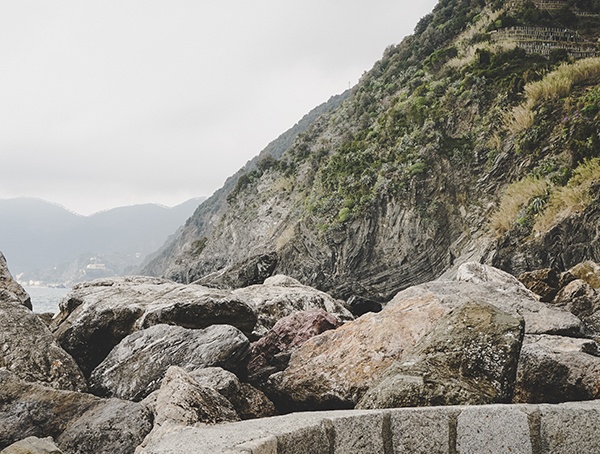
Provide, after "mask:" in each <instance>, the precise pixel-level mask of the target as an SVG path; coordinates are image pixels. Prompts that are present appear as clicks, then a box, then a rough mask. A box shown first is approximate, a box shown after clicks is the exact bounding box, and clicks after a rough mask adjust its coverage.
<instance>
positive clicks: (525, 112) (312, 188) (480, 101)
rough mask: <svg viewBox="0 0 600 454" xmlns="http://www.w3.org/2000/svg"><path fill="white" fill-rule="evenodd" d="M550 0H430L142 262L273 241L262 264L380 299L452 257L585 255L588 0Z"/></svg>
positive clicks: (199, 271)
mask: <svg viewBox="0 0 600 454" xmlns="http://www.w3.org/2000/svg"><path fill="white" fill-rule="evenodd" d="M551 3H552V5H550V6H551V7H550V6H548V2H530V1H517V0H511V1H503V0H494V1H483V0H443V1H440V2H439V3H438V5H437V6H436V7H435V8H434V10H433V11H432V13H431V14H429V15H427V16H425V17H424V18H422V19H421V21H419V23H418V24H417V26H416V28H415V33H414V34H413V35H412V36H409V37H407V38H405V39H404V40H403V41H402V42H401V43H400V44H399V45H396V46H391V47H389V48H388V49H386V51H385V53H384V55H383V58H382V59H381V60H380V61H378V62H376V63H375V65H374V67H373V68H372V69H371V70H370V71H369V72H367V73H366V74H365V75H364V76H363V78H362V79H361V81H360V82H359V83H358V85H357V86H356V87H354V89H353V90H352V93H351V94H350V96H349V98H348V99H346V100H345V101H344V102H342V103H341V104H340V105H339V106H337V107H335V108H333V109H332V110H330V111H327V112H324V113H323V114H322V115H321V117H319V118H318V119H316V120H314V121H313V122H312V123H311V125H310V126H309V127H308V128H307V129H306V131H305V132H304V133H303V134H301V135H299V136H298V137H297V138H296V139H295V141H294V143H293V144H292V146H291V147H289V148H288V149H287V150H286V151H285V152H284V153H283V155H282V156H281V158H279V159H273V160H269V161H264V162H263V165H262V166H260V167H259V168H257V169H254V170H248V171H245V173H244V174H242V175H240V176H239V177H238V178H237V179H236V185H235V186H233V187H231V186H230V189H228V193H227V194H221V199H220V200H221V201H223V200H225V201H223V202H222V204H221V205H220V208H219V210H218V211H215V212H214V216H212V217H210V223H207V219H208V217H207V216H203V215H202V214H201V210H199V211H197V212H196V213H195V215H194V216H193V217H192V218H191V219H190V220H189V221H188V222H187V223H186V226H185V227H184V229H183V230H182V232H181V233H180V234H179V235H178V236H177V238H175V239H174V240H173V241H172V242H171V243H170V245H169V246H168V247H166V248H163V250H162V251H161V253H160V254H159V255H158V256H156V257H155V258H154V259H153V260H152V262H150V263H149V264H148V266H147V267H146V268H145V270H146V272H148V273H150V274H158V275H163V276H165V277H169V278H173V279H175V280H179V281H182V282H189V281H194V280H196V279H198V278H201V277H203V276H205V275H207V274H209V273H211V272H214V271H217V270H222V269H225V268H226V267H230V266H234V265H236V264H240V263H244V261H246V260H248V259H249V258H251V257H253V256H256V255H258V254H270V256H274V254H276V257H277V264H276V266H275V270H274V272H278V273H284V274H288V275H290V276H293V277H295V278H297V279H299V280H300V281H302V282H303V283H305V284H309V285H313V286H316V287H318V288H320V289H322V290H327V291H330V292H332V293H333V294H335V295H336V296H340V297H348V296H349V295H351V294H358V295H362V296H367V297H371V298H374V299H378V300H382V301H383V300H386V299H388V298H389V297H390V296H391V295H393V294H394V293H395V292H397V291H398V290H400V289H403V288H405V287H408V286H410V285H413V284H416V283H420V282H425V281H428V280H431V279H434V278H436V277H438V276H440V275H441V274H442V273H445V272H451V270H452V268H453V267H455V266H456V265H457V264H459V263H460V262H461V261H464V260H466V259H475V260H479V261H481V262H485V263H489V264H492V265H494V266H497V267H500V268H502V269H504V270H506V271H509V272H511V273H513V274H518V273H520V272H522V271H527V270H531V269H537V268H543V267H554V268H556V269H558V270H561V271H562V270H565V269H568V268H569V267H571V266H573V265H574V264H576V263H578V262H580V261H582V260H585V259H595V260H598V258H599V255H600V235H599V232H598V226H599V225H600V183H599V182H600V135H598V131H599V130H600V86H599V81H600V58H599V57H600V48H599V47H598V36H600V33H599V32H600V21H599V20H598V17H599V16H598V14H599V13H600V4H599V3H598V2H597V1H593V2H580V1H566V0H565V1H562V2H551ZM555 3H560V5H558V7H556V8H555V6H556V5H555Z"/></svg>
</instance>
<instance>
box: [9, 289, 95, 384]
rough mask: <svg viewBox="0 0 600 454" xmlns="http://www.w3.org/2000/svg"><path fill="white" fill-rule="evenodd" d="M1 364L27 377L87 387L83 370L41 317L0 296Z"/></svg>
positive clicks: (43, 382) (33, 379) (40, 380)
mask: <svg viewBox="0 0 600 454" xmlns="http://www.w3.org/2000/svg"><path fill="white" fill-rule="evenodd" d="M0 367H6V368H7V369H8V370H9V371H11V372H13V373H14V374H15V375H16V376H18V377H19V378H21V379H22V380H25V381H29V382H35V383H40V384H43V385H46V386H50V387H53V388H57V389H66V390H71V391H84V390H86V389H87V384H86V381H85V378H84V377H83V374H82V373H81V370H79V367H78V366H77V364H76V363H75V361H74V360H73V358H72V357H71V356H70V355H69V354H68V353H67V352H65V351H64V350H63V349H62V348H61V347H60V345H58V343H57V342H56V340H55V339H54V337H53V336H52V333H51V332H50V330H49V329H48V327H47V326H46V325H45V324H44V323H43V322H42V321H41V320H40V318H38V316H37V315H36V314H34V313H33V312H31V311H30V310H29V309H27V308H26V307H25V306H23V305H22V304H18V303H16V302H10V301H4V300H2V299H1V298H0Z"/></svg>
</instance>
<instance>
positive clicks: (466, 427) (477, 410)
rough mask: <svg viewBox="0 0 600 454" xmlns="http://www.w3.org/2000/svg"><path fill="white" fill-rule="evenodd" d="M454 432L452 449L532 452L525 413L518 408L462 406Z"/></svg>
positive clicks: (466, 453)
mask: <svg viewBox="0 0 600 454" xmlns="http://www.w3.org/2000/svg"><path fill="white" fill-rule="evenodd" d="M456 432H457V439H456V452H460V453H461V454H497V453H500V452H507V453H514V454H532V453H533V447H532V444H531V434H530V429H529V420H528V415H527V413H525V412H524V411H521V410H520V409H519V408H515V407H506V406H498V407H496V406H489V407H469V408H465V409H464V410H463V411H462V412H461V413H460V415H459V416H458V421H457V427H456ZM548 452H558V451H548Z"/></svg>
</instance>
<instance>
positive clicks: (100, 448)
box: [56, 399, 153, 454]
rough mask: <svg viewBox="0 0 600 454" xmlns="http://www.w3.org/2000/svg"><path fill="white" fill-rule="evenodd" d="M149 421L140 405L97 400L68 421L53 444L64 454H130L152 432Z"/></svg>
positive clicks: (116, 400) (120, 401)
mask: <svg viewBox="0 0 600 454" xmlns="http://www.w3.org/2000/svg"><path fill="white" fill-rule="evenodd" d="M152 419H153V417H152V413H151V412H150V410H149V409H148V408H147V407H145V406H144V405H142V404H139V403H136V402H129V401H123V400H119V399H106V400H101V401H100V402H99V403H98V404H97V405H95V406H94V407H92V408H90V409H89V410H88V411H86V412H85V413H84V414H83V415H81V416H80V417H79V418H78V419H77V420H75V421H72V422H71V424H69V426H68V427H67V428H66V430H65V431H64V432H63V433H62V434H61V435H60V436H59V437H58V438H57V440H56V442H57V444H58V445H59V446H60V447H61V449H62V450H63V451H64V452H65V453H68V454H89V453H94V454H131V453H132V452H133V451H134V450H135V448H136V446H138V445H139V444H140V443H142V441H143V440H144V437H146V435H147V434H148V433H149V432H150V430H152Z"/></svg>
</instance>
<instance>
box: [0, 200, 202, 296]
mask: <svg viewBox="0 0 600 454" xmlns="http://www.w3.org/2000/svg"><path fill="white" fill-rule="evenodd" d="M203 200H204V199H203V198H194V199H191V200H188V201H186V202H184V203H182V204H180V205H177V206H175V207H173V208H169V207H165V206H161V205H156V204H144V205H133V206H128V207H119V208H114V209H111V210H107V211H102V212H99V213H96V214H93V215H91V216H80V215H77V214H75V213H72V212H70V211H68V210H67V209H65V208H63V207H61V206H59V205H56V204H53V203H50V202H47V201H44V200H41V199H33V198H15V199H5V200H0V220H1V222H0V251H2V252H3V253H4V254H5V256H6V257H7V260H8V261H9V263H10V267H11V271H12V272H13V274H15V275H16V276H19V279H20V280H21V281H29V280H33V281H43V282H45V283H52V284H66V285H70V284H72V283H74V282H77V281H80V280H88V279H90V278H94V277H100V276H104V275H119V274H124V273H127V271H128V270H132V269H133V267H135V266H137V265H139V264H140V263H141V262H142V260H143V258H144V257H145V256H146V255H147V254H149V253H150V252H152V251H155V250H156V249H158V248H159V247H160V246H161V245H162V244H163V243H164V242H165V241H166V240H167V238H168V237H169V235H171V234H172V233H173V232H175V231H176V230H177V229H178V228H179V227H180V226H181V225H182V224H183V223H184V222H185V220H186V219H188V218H189V217H190V216H191V215H192V213H193V212H194V210H195V209H196V208H197V207H198V206H199V205H200V204H201V203H202V201H203Z"/></svg>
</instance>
